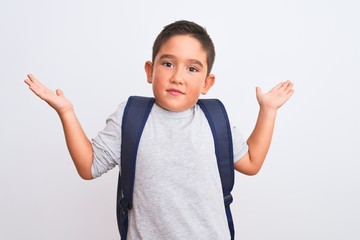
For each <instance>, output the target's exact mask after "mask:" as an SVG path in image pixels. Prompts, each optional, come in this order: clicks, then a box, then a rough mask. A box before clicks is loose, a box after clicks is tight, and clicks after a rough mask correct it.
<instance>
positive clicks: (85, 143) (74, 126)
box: [25, 74, 93, 180]
mask: <svg viewBox="0 0 360 240" xmlns="http://www.w3.org/2000/svg"><path fill="white" fill-rule="evenodd" d="M27 77H28V78H27V79H25V83H26V84H27V85H28V86H29V88H30V90H31V91H33V92H34V93H35V94H36V95H37V96H38V97H39V98H41V99H42V100H44V101H45V102H47V103H48V104H49V105H50V106H51V107H52V108H53V109H54V110H55V111H56V112H57V114H58V115H59V117H60V120H61V123H62V126H63V129H64V134H65V140H66V145H67V147H68V150H69V153H70V156H71V158H72V160H73V162H74V164H75V167H76V169H77V171H78V173H79V175H80V176H81V177H82V178H83V179H87V180H89V179H92V178H93V177H92V175H91V164H92V160H93V151H92V145H91V142H90V141H89V139H88V138H87V137H86V135H85V133H84V130H83V129H82V127H81V125H80V122H79V120H78V119H77V117H76V115H75V111H74V108H73V105H72V103H71V102H70V101H69V100H67V99H66V98H65V96H64V93H63V92H62V91H61V90H60V89H57V90H56V92H55V93H54V92H53V91H51V90H50V89H48V88H47V87H46V86H44V85H43V84H42V83H41V82H40V81H38V80H37V79H36V78H35V77H34V76H33V75H32V74H29V75H28V76H27Z"/></svg>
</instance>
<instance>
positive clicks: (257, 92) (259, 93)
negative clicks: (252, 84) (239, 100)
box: [256, 87, 262, 96]
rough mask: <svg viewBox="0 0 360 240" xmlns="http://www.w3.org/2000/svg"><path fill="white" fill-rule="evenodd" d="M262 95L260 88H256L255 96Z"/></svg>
mask: <svg viewBox="0 0 360 240" xmlns="http://www.w3.org/2000/svg"><path fill="white" fill-rule="evenodd" d="M261 94H262V90H261V87H256V96H260V95H261Z"/></svg>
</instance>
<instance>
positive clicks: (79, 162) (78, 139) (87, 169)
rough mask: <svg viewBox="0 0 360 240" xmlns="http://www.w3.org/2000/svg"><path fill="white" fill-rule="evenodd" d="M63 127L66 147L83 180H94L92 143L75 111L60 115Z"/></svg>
mask: <svg viewBox="0 0 360 240" xmlns="http://www.w3.org/2000/svg"><path fill="white" fill-rule="evenodd" d="M59 117H60V120H61V123H62V125H63V129H64V134H65V139H66V145H67V147H68V150H69V153H70V156H71V158H72V160H73V162H74V164H75V167H76V169H77V171H78V173H79V175H80V176H81V177H82V178H83V179H92V175H91V165H92V160H93V153H92V146H91V142H90V141H89V139H88V138H87V136H86V135H85V133H84V131H83V129H82V127H81V124H80V122H79V120H78V119H77V117H76V115H75V112H74V111H68V112H66V113H63V114H59Z"/></svg>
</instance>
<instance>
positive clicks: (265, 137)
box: [234, 81, 294, 175]
mask: <svg viewBox="0 0 360 240" xmlns="http://www.w3.org/2000/svg"><path fill="white" fill-rule="evenodd" d="M293 85H294V84H293V83H292V82H290V81H286V82H282V83H279V84H278V85H276V86H275V87H274V88H273V89H271V90H270V91H269V92H267V93H262V91H261V88H259V87H257V88H256V98H257V100H258V102H259V105H260V110H259V115H258V119H257V121H256V125H255V128H254V130H253V132H252V133H251V135H250V137H249V138H248V140H247V144H248V146H249V151H248V153H247V154H246V155H245V156H244V157H243V158H242V159H241V160H240V161H237V162H236V163H235V165H234V168H235V169H236V170H237V171H239V172H241V173H244V174H246V175H255V174H257V173H258V172H259V171H260V169H261V166H262V164H263V163H264V160H265V158H266V154H267V152H268V150H269V147H270V143H271V138H272V135H273V131H274V125H275V119H276V113H277V110H278V109H279V108H280V107H281V106H282V105H283V104H284V103H285V102H286V101H287V100H288V99H289V98H290V97H291V96H292V94H293V93H294V89H293V88H292V87H293Z"/></svg>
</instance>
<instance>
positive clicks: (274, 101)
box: [256, 81, 294, 110]
mask: <svg viewBox="0 0 360 240" xmlns="http://www.w3.org/2000/svg"><path fill="white" fill-rule="evenodd" d="M293 86H294V84H293V83H292V82H290V81H285V82H281V83H279V84H278V85H276V86H275V87H273V88H272V89H271V90H270V91H268V92H267V93H262V91H261V88H260V87H257V88H256V98H257V100H258V102H259V104H260V106H261V107H263V108H269V109H274V110H277V109H279V108H280V107H281V106H282V105H283V104H284V103H285V102H286V101H287V100H288V99H289V98H290V97H291V96H292V94H293V93H294V89H293Z"/></svg>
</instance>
